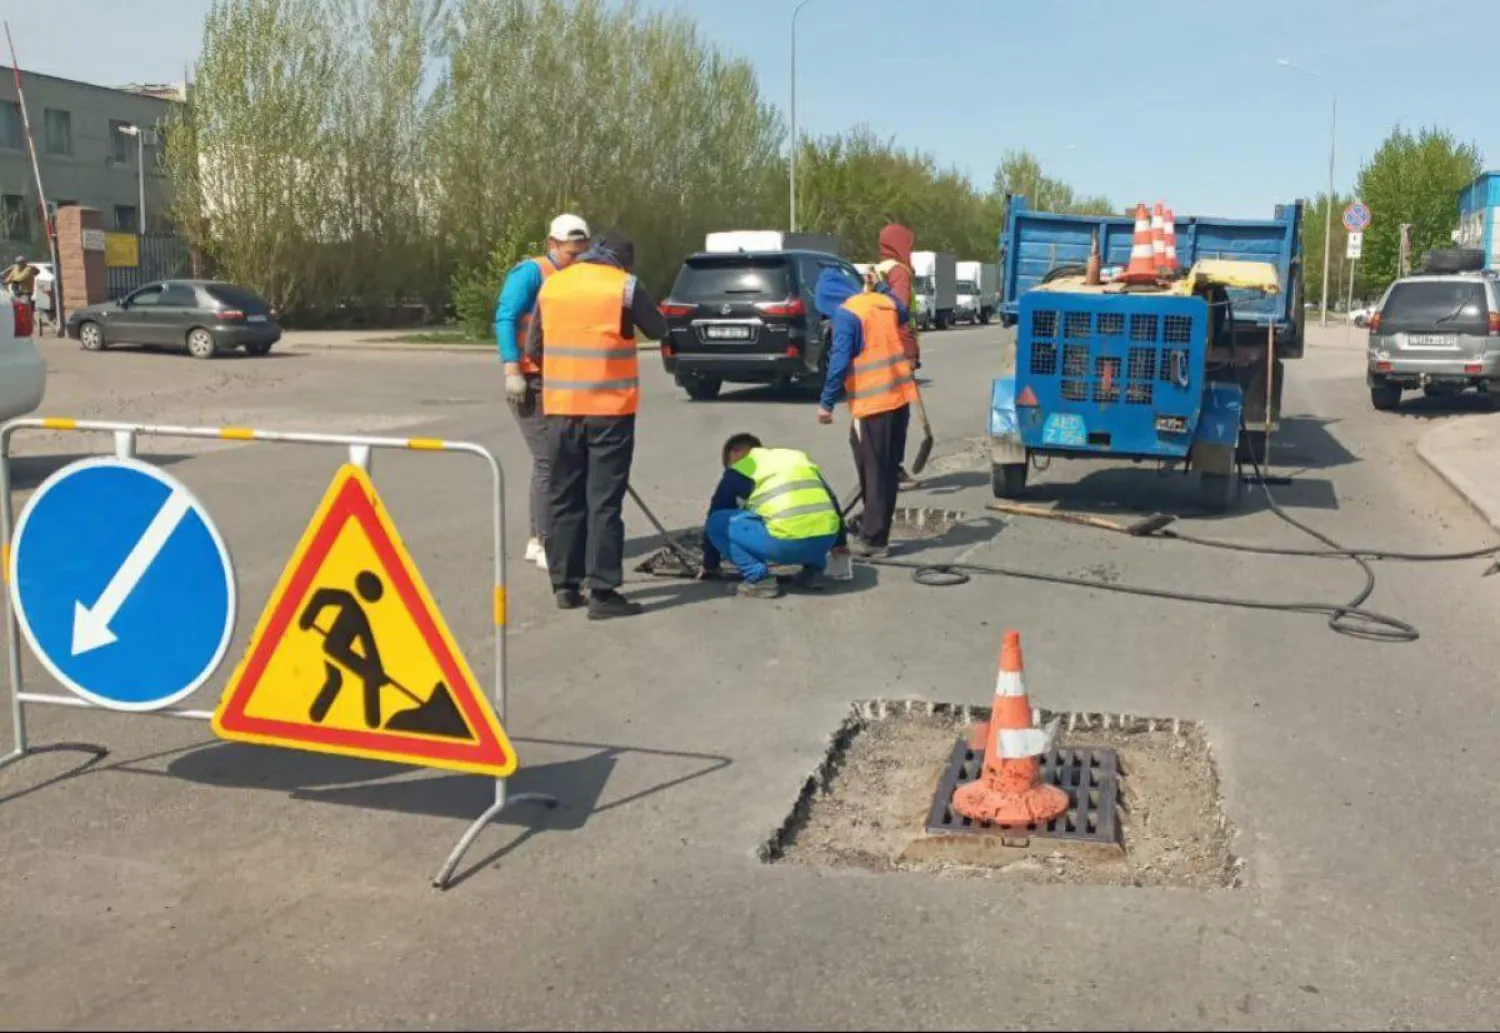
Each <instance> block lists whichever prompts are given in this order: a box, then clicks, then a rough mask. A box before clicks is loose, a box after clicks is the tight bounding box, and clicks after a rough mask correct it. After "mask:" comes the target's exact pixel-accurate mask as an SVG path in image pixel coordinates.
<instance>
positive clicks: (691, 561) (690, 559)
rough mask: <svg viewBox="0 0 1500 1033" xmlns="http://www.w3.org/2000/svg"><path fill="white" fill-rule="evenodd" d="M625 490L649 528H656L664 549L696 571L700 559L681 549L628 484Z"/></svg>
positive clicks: (680, 544)
mask: <svg viewBox="0 0 1500 1033" xmlns="http://www.w3.org/2000/svg"><path fill="white" fill-rule="evenodd" d="M625 490H626V491H627V492H629V493H630V497H631V498H632V499H634V500H635V504H636V505H637V506H640V507H641V512H642V513H645V514H646V519H647V520H649V521H651V526H652V527H654V528H656V533H657V534H659V535H661V538H662V542H663V543H664V544H665V545H666V547H667V548H668V549H670V550H671V551H672V552H674V553H676V554H677V558H678V559H680V560H682V562H683V563H684V564H686V565H687V566H688V567H690V568H692V569H693V570H696V569H697V568H698V567H699V565H701V563H702V562H703V561H702V558H701V557H698V558H695V557H694V556H693V555H692V554H691V553H689V552H688V551H687V549H686V548H684V547H683V545H682V543H681V542H679V541H678V540H677V539H676V538H673V537H672V535H671V533H670V532H668V531H667V529H666V528H665V527H663V526H662V522H661V521H660V520H658V519H656V514H655V513H653V512H651V510H650V508H649V507H648V506H647V505H646V503H645V502H644V501H643V500H642V499H641V497H640V496H639V495H637V494H636V493H635V489H634V488H632V487H631V486H630V485H629V484H626V485H625Z"/></svg>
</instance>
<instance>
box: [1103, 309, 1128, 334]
mask: <svg viewBox="0 0 1500 1033" xmlns="http://www.w3.org/2000/svg"><path fill="white" fill-rule="evenodd" d="M1099 334H1100V336H1102V337H1123V336H1124V334H1125V316H1124V314H1123V313H1120V312H1101V313H1099Z"/></svg>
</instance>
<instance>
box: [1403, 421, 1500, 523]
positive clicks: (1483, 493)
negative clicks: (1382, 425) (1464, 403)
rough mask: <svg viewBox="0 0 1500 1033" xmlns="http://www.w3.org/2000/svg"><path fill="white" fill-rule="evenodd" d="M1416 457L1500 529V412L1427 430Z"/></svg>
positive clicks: (1419, 444) (1418, 445) (1420, 441)
mask: <svg viewBox="0 0 1500 1033" xmlns="http://www.w3.org/2000/svg"><path fill="white" fill-rule="evenodd" d="M1417 455H1419V456H1421V457H1422V459H1423V461H1424V462H1426V463H1427V465H1428V466H1430V467H1432V468H1433V469H1434V470H1436V471H1437V473H1438V475H1439V476H1440V477H1442V478H1443V480H1445V481H1447V482H1448V483H1449V484H1450V485H1452V486H1453V490H1454V491H1456V492H1458V493H1459V494H1460V495H1462V496H1463V497H1464V498H1466V499H1468V501H1469V505H1471V506H1473V507H1474V508H1475V509H1476V510H1478V511H1479V515H1480V516H1482V517H1484V518H1485V519H1486V520H1488V521H1489V523H1490V526H1491V527H1493V528H1495V529H1496V530H1500V476H1496V474H1497V473H1500V413H1497V414H1495V415H1493V416H1470V417H1465V418H1463V419H1459V420H1454V421H1453V422H1452V423H1445V424H1443V425H1442V426H1441V427H1436V428H1434V429H1433V430H1430V431H1428V432H1427V433H1426V434H1424V435H1423V436H1422V437H1421V438H1420V439H1419V440H1418V441H1417Z"/></svg>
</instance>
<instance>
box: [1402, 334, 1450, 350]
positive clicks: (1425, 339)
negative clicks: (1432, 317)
mask: <svg viewBox="0 0 1500 1033" xmlns="http://www.w3.org/2000/svg"><path fill="white" fill-rule="evenodd" d="M1406 343H1407V344H1409V345H1411V346H1412V347H1414V348H1452V347H1453V346H1455V345H1456V344H1458V335H1457V334H1407V335H1406Z"/></svg>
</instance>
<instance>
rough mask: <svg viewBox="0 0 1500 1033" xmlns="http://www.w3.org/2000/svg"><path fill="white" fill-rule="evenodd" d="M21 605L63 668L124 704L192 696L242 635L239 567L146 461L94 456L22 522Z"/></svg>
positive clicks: (82, 689) (29, 633) (61, 479)
mask: <svg viewBox="0 0 1500 1033" xmlns="http://www.w3.org/2000/svg"><path fill="white" fill-rule="evenodd" d="M10 573H11V577H10V593H11V602H12V603H13V604H14V606H15V609H16V615H17V617H18V618H19V620H20V624H21V633H22V635H23V636H25V638H26V641H27V642H29V643H30V644H31V648H32V649H33V650H34V651H35V652H36V656H37V659H38V660H40V661H41V663H42V666H43V667H45V668H46V669H47V671H48V672H49V673H51V675H52V676H53V677H54V678H56V679H57V680H58V681H59V682H61V683H62V684H63V685H65V686H67V687H68V688H69V689H71V690H72V691H73V692H75V693H77V694H78V695H80V696H82V697H83V698H84V699H87V700H89V701H90V702H93V703H96V704H98V705H99V706H102V707H109V708H110V709H112V710H133V711H145V710H159V709H161V708H162V707H167V706H171V705H172V704H173V703H176V702H178V701H179V700H182V699H184V698H186V697H187V696H190V695H192V693H193V692H194V691H196V690H197V689H198V687H199V686H201V685H202V684H203V683H204V682H205V681H207V680H208V678H209V677H210V676H212V674H213V673H214V671H215V670H216V669H217V668H218V666H219V663H220V661H222V660H223V659H224V653H225V651H226V650H227V649H228V648H229V639H230V636H231V635H232V634H233V632H234V615H235V586H234V566H233V564H232V563H231V561H230V558H229V552H228V550H227V549H225V547H224V540H223V539H222V538H221V537H220V536H219V532H218V529H217V528H216V527H214V525H213V521H212V520H211V519H210V518H209V515H208V512H207V511H206V510H205V509H204V508H203V506H202V504H201V503H199V501H198V500H197V499H196V498H194V497H193V495H192V493H191V492H189V491H188V490H187V488H185V487H183V485H182V484H180V483H179V482H178V481H177V480H175V479H174V478H172V477H170V476H168V475H167V474H165V473H163V472H162V471H160V470H158V469H157V468H156V467H154V466H150V465H148V464H146V463H142V462H139V461H138V460H135V459H118V458H114V457H98V458H92V459H82V460H79V461H78V462H76V463H71V464H69V465H68V466H65V467H63V468H62V469H61V470H58V471H57V472H56V473H54V474H53V475H52V476H51V477H48V478H47V479H46V480H45V481H44V482H42V485H41V487H39V488H37V490H36V493H35V494H33V495H32V496H31V499H30V501H29V502H27V504H26V508H25V510H23V511H22V513H21V519H20V521H19V522H18V523H17V524H16V532H15V540H14V543H13V548H12V555H11V571H10Z"/></svg>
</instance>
